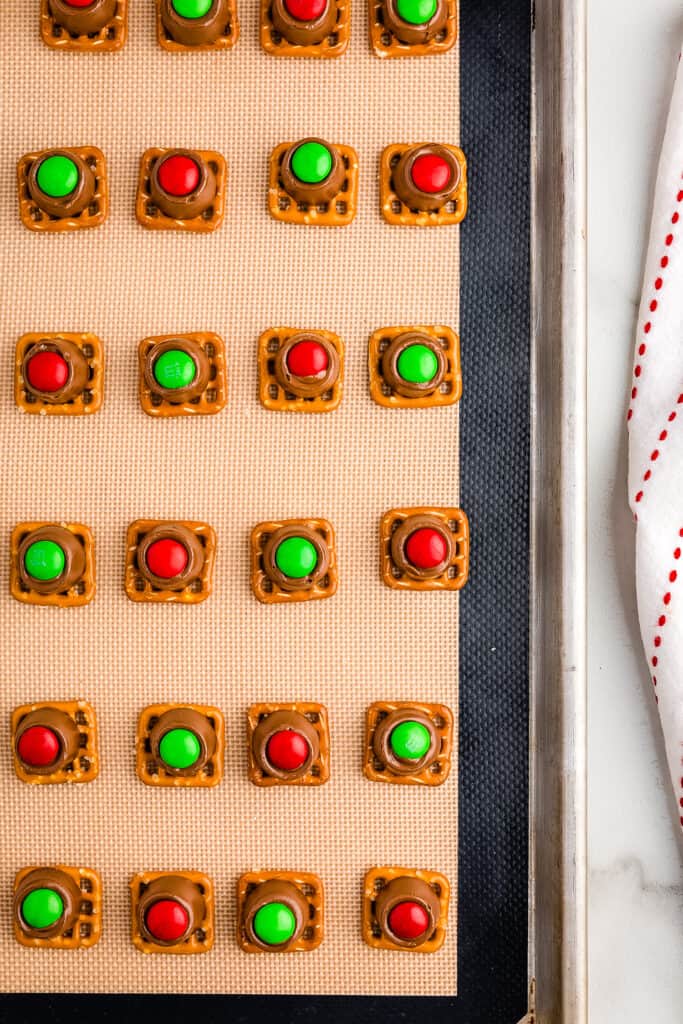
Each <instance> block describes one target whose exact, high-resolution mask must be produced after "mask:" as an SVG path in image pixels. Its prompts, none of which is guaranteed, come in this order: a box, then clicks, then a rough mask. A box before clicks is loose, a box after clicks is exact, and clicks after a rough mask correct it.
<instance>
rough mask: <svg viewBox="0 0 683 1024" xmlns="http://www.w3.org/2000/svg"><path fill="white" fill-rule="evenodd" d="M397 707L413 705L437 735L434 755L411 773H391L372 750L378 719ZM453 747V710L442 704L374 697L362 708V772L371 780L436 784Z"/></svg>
mask: <svg viewBox="0 0 683 1024" xmlns="http://www.w3.org/2000/svg"><path fill="white" fill-rule="evenodd" d="M399 708H415V710H416V711H421V712H422V714H423V715H426V716H427V717H428V718H430V719H431V720H432V722H433V724H434V727H435V729H436V731H437V733H438V735H439V736H440V739H441V750H440V753H439V755H438V759H437V760H436V761H434V762H432V764H430V765H428V766H427V767H426V768H423V770H422V771H421V772H416V773H415V774H414V775H394V774H393V773H392V772H391V770H390V769H388V768H385V767H384V765H382V764H381V763H380V762H379V761H378V760H377V758H376V757H375V752H374V750H373V746H372V744H373V740H374V738H375V730H376V728H377V726H378V725H379V723H380V722H381V721H382V719H384V718H386V716H387V715H389V714H391V712H392V711H397V710H398V709H399ZM452 751H453V712H452V711H451V709H450V708H447V707H446V705H445V704H421V703H419V702H418V701H414V700H411V701H402V700H399V701H387V700H378V701H375V703H374V704H371V705H370V707H369V708H368V709H367V711H366V712H365V752H364V759H363V774H364V775H365V777H366V778H367V779H370V780H371V781H372V782H392V783H396V784H398V785H402V786H440V785H441V784H442V783H444V782H445V781H446V779H447V778H448V776H449V773H450V770H451V754H452Z"/></svg>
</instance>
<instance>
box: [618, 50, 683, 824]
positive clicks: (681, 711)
mask: <svg viewBox="0 0 683 1024" xmlns="http://www.w3.org/2000/svg"><path fill="white" fill-rule="evenodd" d="M631 387H632V391H631V395H630V402H629V411H628V427H629V434H630V443H629V483H628V486H629V502H630V505H631V508H632V510H633V514H634V516H635V518H636V523H637V529H636V588H637V593H638V612H639V617H640V629H641V633H642V637H643V645H644V648H645V655H646V657H647V663H648V667H649V670H650V675H651V677H652V683H653V692H654V697H655V700H656V701H657V704H658V707H659V714H660V718H661V722H662V729H663V732H664V740H665V744H666V754H667V760H668V763H669V771H670V773H671V780H672V782H673V787H674V792H675V794H676V804H677V806H678V813H679V819H680V824H681V827H683V65H682V64H681V63H680V62H679V66H678V74H677V77H676V84H675V87H674V94H673V99H672V101H671V109H670V111H669V119H668V123H667V128H666V135H665V139H664V147H663V149H662V155H661V158H660V163H659V172H658V175H657V185H656V189H655V200H654V210H653V215H652V227H651V229H650V242H649V246H648V253H647V261H646V268H645V278H644V281H643V292H642V298H641V303H640V314H639V317H638V330H637V336H636V352H635V361H634V367H633V379H632V383H631Z"/></svg>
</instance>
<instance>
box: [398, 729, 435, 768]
mask: <svg viewBox="0 0 683 1024" xmlns="http://www.w3.org/2000/svg"><path fill="white" fill-rule="evenodd" d="M389 743H390V744H391V749H392V751H393V752H394V755H395V756H396V757H400V758H401V759H402V760H404V761H419V760H420V758H421V757H424V756H425V754H426V753H427V751H428V750H429V747H430V744H431V736H430V735H429V729H427V728H426V727H425V726H424V725H422V724H421V723H420V722H401V724H400V725H397V726H396V728H395V729H393V730H392V733H391V736H390V737H389Z"/></svg>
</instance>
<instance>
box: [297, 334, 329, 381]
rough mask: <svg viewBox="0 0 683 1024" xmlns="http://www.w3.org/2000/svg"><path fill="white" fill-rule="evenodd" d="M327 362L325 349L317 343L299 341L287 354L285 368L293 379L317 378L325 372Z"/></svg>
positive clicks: (327, 357)
mask: <svg viewBox="0 0 683 1024" xmlns="http://www.w3.org/2000/svg"><path fill="white" fill-rule="evenodd" d="M329 362H330V358H329V356H328V354H327V352H326V351H325V347H324V346H323V345H321V344H320V342H319V341H299V342H297V344H296V345H294V346H293V347H292V348H291V349H290V350H289V352H288V353H287V366H288V368H289V372H290V373H293V374H294V376H295V377H317V375H318V374H319V373H324V372H325V370H326V369H327V367H328V365H329Z"/></svg>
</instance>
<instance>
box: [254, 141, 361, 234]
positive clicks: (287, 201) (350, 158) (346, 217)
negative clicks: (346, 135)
mask: <svg viewBox="0 0 683 1024" xmlns="http://www.w3.org/2000/svg"><path fill="white" fill-rule="evenodd" d="M335 145H336V148H337V149H338V150H339V154H340V156H341V158H342V161H343V162H344V167H345V168H346V178H345V179H344V183H343V185H342V187H341V190H340V191H339V193H338V194H337V195H336V196H334V198H333V199H330V201H329V202H328V203H319V204H318V205H311V204H310V203H297V201H296V199H293V198H292V197H291V196H290V195H289V193H288V192H286V191H285V188H284V186H283V184H282V177H281V174H280V168H281V166H282V160H283V158H284V155H285V153H286V152H287V150H288V149H289V148H290V146H292V143H291V142H281V143H280V145H279V146H276V148H275V149H274V150H273V152H272V153H271V155H270V170H269V174H268V209H269V211H270V215H271V217H274V218H275V220H281V221H285V222H286V223H287V224H318V225H320V226H321V227H344V225H346V224H350V223H351V221H352V220H353V218H354V217H355V216H356V207H357V202H358V154H357V153H356V151H355V149H352V148H351V146H342V145H340V144H339V143H335Z"/></svg>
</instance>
